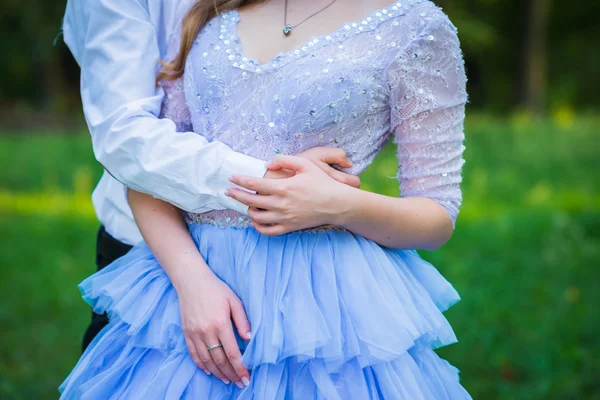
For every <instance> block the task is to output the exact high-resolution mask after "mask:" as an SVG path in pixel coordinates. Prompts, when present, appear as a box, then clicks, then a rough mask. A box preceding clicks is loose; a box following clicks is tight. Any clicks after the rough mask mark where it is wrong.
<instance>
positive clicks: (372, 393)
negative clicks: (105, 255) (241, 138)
mask: <svg viewBox="0 0 600 400" xmlns="http://www.w3.org/2000/svg"><path fill="white" fill-rule="evenodd" d="M190 232H191V234H192V237H193V239H194V241H195V243H196V244H197V246H198V249H199V250H200V252H201V254H202V255H203V256H204V258H205V259H206V261H207V263H208V265H209V266H210V268H211V269H212V270H213V271H214V273H215V274H216V275H217V276H218V277H219V278H220V279H222V280H223V281H224V282H225V283H227V284H228V285H229V286H230V287H231V288H232V290H233V291H234V292H235V293H236V294H237V295H238V296H239V297H240V299H241V300H242V302H243V304H244V306H245V309H246V312H247V315H248V319H249V321H250V325H251V327H252V340H250V342H244V341H242V340H241V339H239V342H240V345H241V347H242V350H243V357H242V360H243V362H244V364H245V365H246V366H247V368H248V369H249V370H250V374H251V382H250V385H249V386H248V387H246V388H243V389H239V388H238V387H237V386H235V385H233V384H229V385H226V384H224V383H223V382H221V380H219V379H218V378H215V377H214V376H212V375H210V376H209V375H206V374H205V373H204V371H202V370H201V369H199V368H198V367H197V366H196V365H195V364H194V363H193V361H192V359H191V357H190V356H189V354H188V352H187V349H186V346H185V340H184V336H183V331H182V329H181V321H180V315H179V304H178V299H177V293H176V292H175V290H174V288H173V286H172V284H171V282H170V280H169V278H168V276H167V275H166V273H165V272H164V270H163V269H162V268H161V266H160V265H159V264H158V262H157V261H156V259H155V258H154V256H153V255H152V253H151V251H150V250H149V248H148V247H147V246H146V245H145V244H144V243H141V244H139V245H138V246H136V247H135V248H134V249H133V250H131V251H130V252H129V253H128V254H127V255H125V256H124V257H122V258H120V259H119V260H117V261H115V262H114V263H112V264H111V265H110V266H108V267H107V268H105V269H104V270H102V271H100V272H98V273H96V274H94V275H92V276H90V277H89V278H87V279H86V280H85V281H83V282H82V283H81V284H80V290H81V292H82V294H83V297H84V299H85V300H86V301H87V302H88V303H89V304H90V305H91V306H92V307H93V309H94V311H95V312H97V313H103V312H107V313H108V314H109V319H110V324H109V325H108V326H107V327H106V328H104V330H103V331H102V332H101V333H100V334H99V335H98V336H97V337H96V338H95V339H94V341H93V342H92V343H91V345H90V346H89V347H88V349H87V350H86V352H85V353H84V354H83V356H82V357H81V359H80V360H79V362H78V364H77V365H76V366H75V368H74V369H73V371H72V372H71V374H70V375H69V377H68V378H67V379H66V380H65V381H64V382H63V384H62V385H61V387H60V390H61V392H62V397H61V398H64V399H94V400H96V399H97V400H108V399H127V400H133V399H144V400H149V399H156V400H164V399H168V400H171V399H202V400H204V399H209V400H214V399H238V400H242V399H260V400H270V399H281V400H283V399H301V400H304V399H328V400H333V399H339V400H346V399H360V400H363V399H394V400H395V399H411V400H412V399H415V400H416V399H435V400H441V399H468V398H470V396H469V395H468V393H467V392H466V391H465V390H464V389H463V387H462V386H461V385H460V383H459V379H458V371H457V370H456V369H455V368H454V367H452V366H451V365H450V364H448V363H447V362H446V361H444V360H442V359H440V358H439V357H438V356H437V355H436V354H435V352H434V351H433V349H434V348H436V347H439V346H443V345H447V344H450V343H453V342H455V341H456V337H455V335H454V333H453V331H452V328H451V327H450V325H449V324H448V322H447V320H446V319H445V318H444V316H443V315H442V311H445V310H446V309H447V308H448V307H450V306H451V305H452V304H454V303H455V302H457V301H458V300H459V296H458V294H457V293H456V291H455V290H454V289H453V287H452V286H451V285H450V284H449V283H448V282H447V281H446V280H445V279H444V278H443V277H442V276H441V275H440V274H439V273H438V271H437V270H436V269H435V268H434V267H433V266H431V265H430V264H429V263H427V262H425V261H424V260H422V259H421V258H420V257H419V256H418V255H417V253H416V252H414V251H404V250H402V251H401V250H392V249H388V248H383V247H381V246H379V245H377V244H375V243H374V242H372V241H370V240H367V239H365V238H363V237H361V236H357V235H354V234H352V233H350V232H346V231H340V230H331V231H319V232H310V233H307V232H300V233H292V234H288V235H284V236H279V237H268V236H264V235H261V234H259V233H258V232H257V231H256V230H254V229H252V228H247V229H223V228H218V227H214V226H210V225H200V224H198V225H191V226H190Z"/></svg>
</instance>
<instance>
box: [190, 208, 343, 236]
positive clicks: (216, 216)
mask: <svg viewBox="0 0 600 400" xmlns="http://www.w3.org/2000/svg"><path fill="white" fill-rule="evenodd" d="M184 218H185V221H186V222H187V223H188V224H200V225H212V226H216V227H217V228H238V229H244V228H253V226H252V219H251V218H250V217H248V216H247V215H245V214H241V213H239V212H237V211H232V210H215V211H209V212H206V213H202V214H195V213H188V212H186V213H184ZM331 230H335V231H345V230H346V229H344V228H342V227H339V226H334V225H323V226H317V227H314V228H308V229H302V230H300V231H299V232H323V231H331Z"/></svg>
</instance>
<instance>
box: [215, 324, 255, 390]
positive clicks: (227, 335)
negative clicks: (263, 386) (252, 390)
mask: <svg viewBox="0 0 600 400" xmlns="http://www.w3.org/2000/svg"><path fill="white" fill-rule="evenodd" d="M219 339H220V340H221V343H222V344H223V350H224V352H225V356H226V357H227V360H228V361H229V364H231V366H232V368H233V370H234V372H235V374H236V376H239V379H238V380H236V381H234V382H236V384H238V387H239V386H240V385H239V383H241V384H242V385H244V386H248V385H249V384H250V373H249V372H248V370H247V369H246V367H244V364H242V353H240V348H239V346H238V343H237V341H236V340H235V335H234V334H233V325H230V326H228V327H226V328H224V329H222V330H221V332H220V333H219Z"/></svg>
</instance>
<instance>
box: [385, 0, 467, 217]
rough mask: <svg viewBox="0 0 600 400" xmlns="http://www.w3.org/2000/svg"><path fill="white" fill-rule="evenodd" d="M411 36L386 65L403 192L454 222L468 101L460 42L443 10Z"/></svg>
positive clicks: (403, 195) (457, 206) (458, 197)
mask: <svg viewBox="0 0 600 400" xmlns="http://www.w3.org/2000/svg"><path fill="white" fill-rule="evenodd" d="M412 37H414V38H415V39H414V40H413V41H412V43H411V44H410V45H409V46H408V47H406V48H405V49H404V50H403V51H402V52H401V53H400V54H398V55H397V56H396V57H395V59H394V60H393V62H392V63H391V65H390V67H389V70H388V83H389V86H390V89H391V98H390V101H391V128H392V129H393V131H394V134H395V143H396V145H397V149H398V150H397V151H398V162H399V169H398V180H399V182H400V189H401V195H402V197H411V196H418V197H427V198H430V199H432V200H434V201H436V202H437V203H439V204H440V205H442V206H443V207H444V208H445V209H446V211H447V212H448V215H449V216H450V218H451V219H452V223H453V224H454V223H455V221H456V217H457V215H458V210H459V207H460V205H461V202H462V194H461V190H460V182H461V180H462V178H461V169H462V166H463V164H464V160H463V157H462V154H463V151H464V149H465V147H464V145H463V141H464V133H463V122H464V117H465V104H466V101H467V94H466V89H465V86H466V76H465V71H464V65H463V59H462V53H461V50H460V44H459V41H458V37H457V35H456V28H454V26H453V25H452V24H451V23H450V21H449V20H448V19H447V17H446V16H445V15H444V14H442V13H441V11H440V17H439V18H436V19H434V20H433V23H430V24H429V25H428V26H427V27H425V28H419V29H418V31H417V32H415V33H414V35H413V36H412Z"/></svg>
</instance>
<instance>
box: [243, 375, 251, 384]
mask: <svg viewBox="0 0 600 400" xmlns="http://www.w3.org/2000/svg"><path fill="white" fill-rule="evenodd" d="M242 382H243V383H244V386H250V379H248V378H246V377H245V376H244V377H243V378H242Z"/></svg>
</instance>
